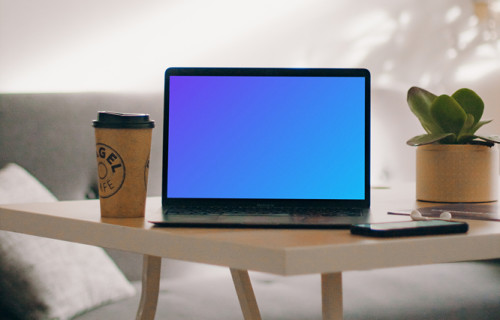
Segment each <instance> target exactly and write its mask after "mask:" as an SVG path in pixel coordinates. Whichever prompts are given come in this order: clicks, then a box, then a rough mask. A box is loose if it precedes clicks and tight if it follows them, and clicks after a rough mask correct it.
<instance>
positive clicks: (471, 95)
mask: <svg viewBox="0 0 500 320" xmlns="http://www.w3.org/2000/svg"><path fill="white" fill-rule="evenodd" d="M452 97H453V98H454V99H455V100H456V101H457V102H458V104H460V106H461V107H462V109H464V110H465V112H466V113H467V114H471V115H473V116H474V119H475V123H477V122H479V120H481V117H482V116H483V111H484V102H483V100H482V99H481V98H480V97H479V96H478V95H477V94H476V93H475V92H474V91H472V90H471V89H467V88H462V89H459V90H457V91H456V92H455V93H454V94H453V95H452Z"/></svg>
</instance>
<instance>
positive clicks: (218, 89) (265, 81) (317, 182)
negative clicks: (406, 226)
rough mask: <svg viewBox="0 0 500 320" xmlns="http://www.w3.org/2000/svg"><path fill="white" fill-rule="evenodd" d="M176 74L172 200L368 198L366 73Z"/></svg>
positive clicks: (169, 98) (170, 141)
mask: <svg viewBox="0 0 500 320" xmlns="http://www.w3.org/2000/svg"><path fill="white" fill-rule="evenodd" d="M169 70H170V69H169ZM169 70H167V74H168V76H167V81H166V86H167V87H166V93H168V94H166V96H165V99H166V101H165V103H166V106H167V108H166V110H165V112H166V113H167V114H166V117H165V120H166V121H165V125H166V128H165V130H166V132H165V138H166V140H165V141H166V142H167V143H166V145H165V148H166V155H164V156H166V157H167V158H166V159H164V160H167V164H166V168H165V167H164V170H165V169H166V170H167V172H166V175H165V176H164V179H166V185H165V184H164V187H165V189H166V190H164V192H166V196H167V198H198V199H312V200H314V199H318V200H337V199H341V200H363V199H366V197H367V195H366V192H367V188H366V183H367V176H368V172H367V170H368V167H369V166H368V165H367V163H368V162H367V159H368V157H369V154H367V153H368V152H369V149H368V148H367V145H368V144H369V141H367V139H368V140H369V132H367V130H369V125H368V124H367V121H368V120H367V119H369V114H367V113H369V108H368V107H367V101H369V97H368V96H367V95H369V90H367V86H369V82H368V81H369V80H368V78H367V72H360V71H364V70H358V73H359V74H357V75H349V74H344V73H343V72H340V74H337V73H339V72H338V71H337V72H332V71H330V73H329V72H328V70H332V69H316V70H323V72H319V73H318V74H314V73H313V74H311V75H308V74H307V73H304V71H302V72H300V71H298V72H297V74H295V73H294V72H293V69H291V70H290V69H289V70H290V71H289V74H288V73H284V74H281V73H280V72H276V73H271V74H270V75H269V74H262V75H261V74H260V73H259V72H258V70H259V69H249V70H254V71H255V72H245V70H246V69H242V70H240V71H242V72H236V73H234V74H233V72H231V73H229V74H227V75H226V74H224V72H220V73H215V74H211V73H210V72H202V73H201V74H197V73H194V74H189V72H188V74H187V75H186V74H183V72H179V70H171V71H170V72H169ZM208 70H210V69H208ZM218 70H220V69H218ZM231 70H233V71H234V69H231ZM299 70H300V69H299ZM333 70H335V69H333ZM176 71H178V72H176ZM181 71H182V70H181ZM247 71H248V70H247ZM317 72H318V71H317ZM207 73H208V74H207ZM368 104H369V103H368Z"/></svg>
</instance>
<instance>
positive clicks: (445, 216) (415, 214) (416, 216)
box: [410, 210, 452, 221]
mask: <svg viewBox="0 0 500 320" xmlns="http://www.w3.org/2000/svg"><path fill="white" fill-rule="evenodd" d="M410 217H411V219H412V220H414V221H425V220H436V218H427V217H424V216H422V214H421V213H420V211H418V210H412V211H411V213H410ZM451 218H452V216H451V213H450V212H448V211H443V212H442V213H441V214H440V215H439V220H450V219H451Z"/></svg>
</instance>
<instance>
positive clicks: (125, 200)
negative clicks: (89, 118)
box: [93, 111, 154, 218]
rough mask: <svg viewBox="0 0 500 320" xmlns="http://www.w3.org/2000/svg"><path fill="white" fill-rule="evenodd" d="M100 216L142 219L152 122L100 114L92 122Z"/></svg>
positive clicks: (130, 115)
mask: <svg viewBox="0 0 500 320" xmlns="http://www.w3.org/2000/svg"><path fill="white" fill-rule="evenodd" d="M93 127H94V128H95V140H96V157H97V175H98V183H99V201H100V206H101V217H104V218H139V217H144V214H145V209H146V194H147V185H148V171H149V155H150V152H151V137H152V131H153V128H154V121H152V120H150V119H149V115H148V114H137V113H118V112H109V111H99V113H98V115H97V120H94V121H93Z"/></svg>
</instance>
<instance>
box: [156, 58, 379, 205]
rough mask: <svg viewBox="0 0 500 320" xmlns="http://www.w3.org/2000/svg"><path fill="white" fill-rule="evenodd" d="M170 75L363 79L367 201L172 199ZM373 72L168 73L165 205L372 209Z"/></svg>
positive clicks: (250, 70) (253, 70)
mask: <svg viewBox="0 0 500 320" xmlns="http://www.w3.org/2000/svg"><path fill="white" fill-rule="evenodd" d="M170 76H246V77H248V76H269V77H361V78H364V80H365V122H366V130H365V142H366V143H365V154H366V159H367V161H365V170H364V172H365V177H364V178H365V187H364V195H365V197H364V199H359V200H358V199H355V200H352V199H247V198H244V199H240V198H238V199H233V198H231V199H228V198H217V199H214V198H210V199H208V198H168V197H167V187H168V186H167V181H168V171H167V170H166V169H167V168H168V134H169V125H168V124H169V122H168V116H169V96H170ZM370 88H371V85H370V73H369V71H368V70H367V69H362V68H352V69H351V68H349V69H347V68H179V67H172V68H168V69H167V70H166V71H165V89H164V90H165V91H164V127H163V160H162V161H163V166H162V168H163V172H162V206H163V207H167V206H168V205H195V206H198V205H199V206H206V205H213V206H217V205H229V206H231V205H234V206H237V205H244V206H256V207H273V206H304V207H305V206H311V207H316V206H317V207H319V206H321V207H324V206H334V207H359V208H369V207H370V127H371V126H370V101H371V92H370V91H371V90H370Z"/></svg>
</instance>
